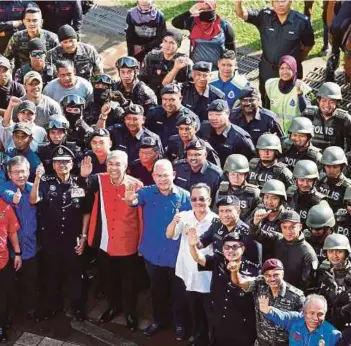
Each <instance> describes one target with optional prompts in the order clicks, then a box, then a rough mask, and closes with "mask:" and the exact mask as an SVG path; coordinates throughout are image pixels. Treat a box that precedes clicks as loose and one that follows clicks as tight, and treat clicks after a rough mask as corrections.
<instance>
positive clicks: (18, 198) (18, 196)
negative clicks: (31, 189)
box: [12, 188, 22, 204]
mask: <svg viewBox="0 0 351 346" xmlns="http://www.w3.org/2000/svg"><path fill="white" fill-rule="evenodd" d="M21 197H22V193H21V190H20V189H19V188H17V191H16V193H15V194H14V195H13V199H12V203H14V204H18V203H19V202H20V201H21Z"/></svg>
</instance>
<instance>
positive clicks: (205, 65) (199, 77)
mask: <svg viewBox="0 0 351 346" xmlns="http://www.w3.org/2000/svg"><path fill="white" fill-rule="evenodd" d="M211 71H212V63H210V62H206V61H199V62H197V63H196V64H194V66H193V71H192V77H193V82H185V83H183V84H182V96H183V100H182V103H183V105H184V106H185V107H187V108H189V109H191V110H192V111H193V112H194V113H195V114H196V115H197V116H198V117H199V118H200V120H201V121H204V120H207V119H208V114H207V110H208V105H209V104H211V103H212V102H213V101H214V100H217V99H224V98H225V95H224V93H223V92H222V91H220V90H219V89H217V88H216V87H214V86H213V85H211V84H210V80H211Z"/></svg>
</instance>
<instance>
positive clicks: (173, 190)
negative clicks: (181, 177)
mask: <svg viewBox="0 0 351 346" xmlns="http://www.w3.org/2000/svg"><path fill="white" fill-rule="evenodd" d="M154 192H155V194H159V195H161V192H160V190H159V188H158V187H157V186H156V189H155V191H154ZM178 192H179V187H178V186H177V185H174V184H173V186H172V189H171V192H170V193H169V194H168V195H167V196H170V195H173V194H175V195H176V194H177V193H178Z"/></svg>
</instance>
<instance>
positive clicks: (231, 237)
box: [222, 232, 245, 246]
mask: <svg viewBox="0 0 351 346" xmlns="http://www.w3.org/2000/svg"><path fill="white" fill-rule="evenodd" d="M227 241H238V242H240V243H243V244H245V237H244V236H243V235H242V234H241V233H240V232H230V233H228V234H226V235H225V236H224V237H223V240H222V246H223V245H224V244H225V243H226V242H227Z"/></svg>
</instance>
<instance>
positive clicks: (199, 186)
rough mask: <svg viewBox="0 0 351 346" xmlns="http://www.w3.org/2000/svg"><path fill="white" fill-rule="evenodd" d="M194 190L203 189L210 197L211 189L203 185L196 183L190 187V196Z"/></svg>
mask: <svg viewBox="0 0 351 346" xmlns="http://www.w3.org/2000/svg"><path fill="white" fill-rule="evenodd" d="M195 189H205V190H206V191H207V193H208V195H209V196H211V188H210V187H209V186H208V185H207V184H205V183H197V184H194V185H192V186H191V188H190V194H192V192H193V190H195Z"/></svg>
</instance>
